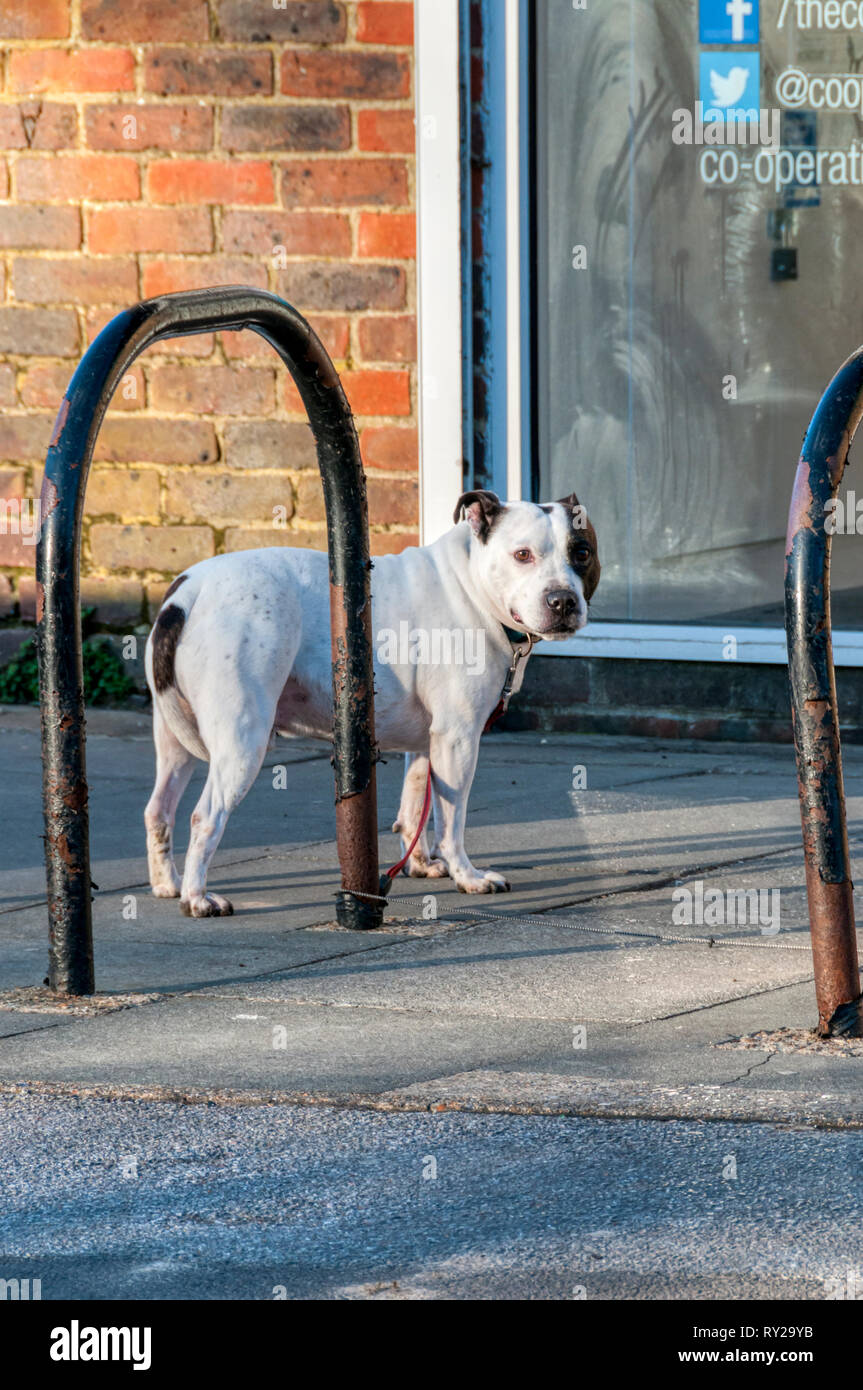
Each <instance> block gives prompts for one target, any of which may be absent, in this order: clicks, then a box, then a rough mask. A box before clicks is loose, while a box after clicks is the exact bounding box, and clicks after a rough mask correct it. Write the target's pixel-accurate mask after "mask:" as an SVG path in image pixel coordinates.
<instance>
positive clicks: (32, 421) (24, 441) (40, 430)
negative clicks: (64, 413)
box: [0, 415, 54, 463]
mask: <svg viewBox="0 0 863 1390" xmlns="http://www.w3.org/2000/svg"><path fill="white" fill-rule="evenodd" d="M53 426H54V417H53V415H3V416H0V460H4V461H5V460H7V459H14V460H15V462H16V463H19V462H20V463H23V462H26V460H27V459H44V457H45V454H46V452H47V449H48V441H49V439H50V438H51V430H52V429H53Z"/></svg>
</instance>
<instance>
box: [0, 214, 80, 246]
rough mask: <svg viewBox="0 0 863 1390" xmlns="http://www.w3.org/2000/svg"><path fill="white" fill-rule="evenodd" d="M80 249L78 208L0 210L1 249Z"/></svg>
mask: <svg viewBox="0 0 863 1390" xmlns="http://www.w3.org/2000/svg"><path fill="white" fill-rule="evenodd" d="M80 245H81V214H80V213H79V211H78V209H77V208H16V207H3V208H0V247H11V248H16V247H20V248H21V249H22V250H27V249H32V250H39V251H76V250H77V249H78V247H79V246H80Z"/></svg>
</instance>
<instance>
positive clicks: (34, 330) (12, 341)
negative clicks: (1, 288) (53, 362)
mask: <svg viewBox="0 0 863 1390" xmlns="http://www.w3.org/2000/svg"><path fill="white" fill-rule="evenodd" d="M0 352H5V353H9V354H10V355H12V356H14V355H16V354H20V356H22V357H39V356H42V357H77V355H78V316H77V314H76V313H75V311H74V309H19V308H17V307H11V306H10V307H6V306H0Z"/></svg>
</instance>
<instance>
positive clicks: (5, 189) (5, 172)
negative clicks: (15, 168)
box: [0, 159, 9, 198]
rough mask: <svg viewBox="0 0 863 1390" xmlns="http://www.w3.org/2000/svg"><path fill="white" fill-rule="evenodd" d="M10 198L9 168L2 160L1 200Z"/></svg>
mask: <svg viewBox="0 0 863 1390" xmlns="http://www.w3.org/2000/svg"><path fill="white" fill-rule="evenodd" d="M8 197H9V166H8V165H7V163H6V160H5V159H0V198H8Z"/></svg>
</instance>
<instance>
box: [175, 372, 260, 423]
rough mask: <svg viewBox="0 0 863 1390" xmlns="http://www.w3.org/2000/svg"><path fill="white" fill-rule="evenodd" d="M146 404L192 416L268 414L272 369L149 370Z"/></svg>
mask: <svg viewBox="0 0 863 1390" xmlns="http://www.w3.org/2000/svg"><path fill="white" fill-rule="evenodd" d="M148 375H149V389H150V404H151V405H152V406H153V407H154V409H156V410H164V411H176V412H177V413H178V414H192V415H269V414H271V413H272V410H273V405H274V399H275V391H274V387H275V368H269V369H263V368H253V367H209V366H208V367H203V366H201V367H199V366H194V367H151V368H150V370H149V374H148Z"/></svg>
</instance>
